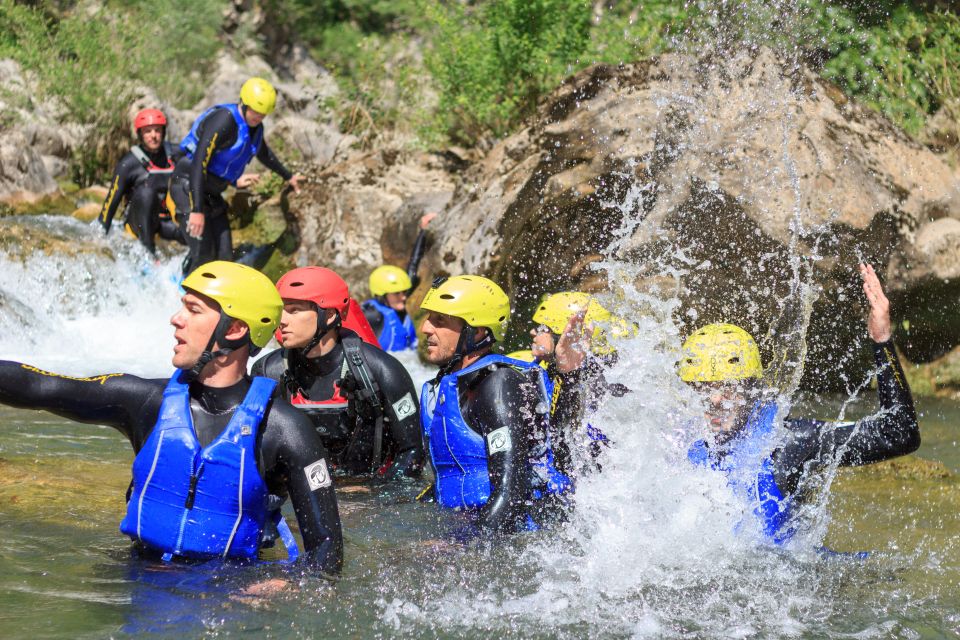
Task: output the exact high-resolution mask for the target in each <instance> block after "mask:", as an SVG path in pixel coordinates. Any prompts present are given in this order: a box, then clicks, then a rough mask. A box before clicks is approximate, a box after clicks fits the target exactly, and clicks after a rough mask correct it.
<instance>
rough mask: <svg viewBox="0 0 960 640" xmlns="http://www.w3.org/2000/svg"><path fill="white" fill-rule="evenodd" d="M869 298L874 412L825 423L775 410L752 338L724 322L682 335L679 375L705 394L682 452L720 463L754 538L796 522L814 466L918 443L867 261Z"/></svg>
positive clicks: (892, 453)
mask: <svg viewBox="0 0 960 640" xmlns="http://www.w3.org/2000/svg"><path fill="white" fill-rule="evenodd" d="M860 273H861V277H862V278H863V290H864V293H865V294H866V297H867V300H868V302H869V304H870V315H869V317H868V319H867V332H868V333H869V335H870V338H871V339H872V340H873V353H874V360H875V362H876V366H877V372H878V373H877V393H878V395H879V400H880V412H879V413H877V414H875V415H873V416H870V417H868V418H864V419H862V420H859V421H857V422H841V423H829V422H823V421H820V420H811V419H800V418H792V417H786V418H785V417H783V416H780V419H783V427H784V431H783V432H782V433H778V430H777V423H778V422H779V420H778V415H777V414H778V408H777V405H776V397H775V392H773V391H771V390H770V389H767V388H766V387H765V386H764V385H763V382H762V379H763V367H762V364H761V361H760V350H759V349H758V347H757V343H756V342H755V341H754V339H753V338H752V337H751V336H750V334H748V333H747V332H746V331H744V330H743V329H741V328H740V327H737V326H735V325H731V324H711V325H707V326H705V327H702V328H701V329H699V330H697V331H695V332H694V333H692V334H691V335H690V336H689V337H688V338H687V340H686V341H685V342H684V345H683V352H682V355H681V357H680V363H679V373H680V378H681V379H682V380H683V381H684V382H687V383H689V384H691V385H694V386H695V387H696V388H697V389H698V390H699V391H701V393H702V394H703V397H704V401H705V403H706V407H707V410H706V413H705V422H706V423H707V425H709V430H710V431H711V433H710V435H708V437H706V438H704V439H702V440H698V441H696V442H695V443H694V444H693V445H692V446H691V447H690V450H689V452H688V457H689V459H690V461H691V462H693V463H694V464H696V465H700V466H704V467H708V468H711V469H714V470H716V471H720V472H722V473H724V474H725V475H726V476H727V478H728V483H729V485H730V487H731V489H732V490H733V491H734V493H735V494H736V495H738V496H739V497H740V498H741V499H742V500H743V502H744V504H746V505H750V507H751V512H752V518H746V519H745V520H744V521H743V523H742V524H741V525H740V526H739V527H738V529H742V528H743V526H744V523H745V524H746V526H747V527H749V528H750V529H752V530H753V533H755V534H756V535H757V536H758V537H759V538H760V539H762V540H766V541H768V542H771V543H773V544H778V545H779V544H784V543H786V542H787V541H789V540H790V539H791V537H792V536H793V535H794V533H795V531H796V524H797V523H796V521H795V518H794V516H795V513H796V511H797V503H798V502H799V501H800V499H801V498H800V496H801V495H802V493H803V492H802V491H799V489H801V488H802V487H804V486H807V485H806V484H805V483H806V482H807V481H808V480H810V479H811V478H812V477H813V476H814V474H816V473H818V472H820V471H821V470H822V469H824V468H825V467H827V466H829V465H830V464H837V465H840V466H854V465H862V464H867V463H871V462H879V461H881V460H886V459H888V458H893V457H896V456H901V455H904V454H907V453H910V452H912V451H915V450H916V449H917V447H919V446H920V430H919V426H918V424H917V416H916V412H915V411H914V408H913V399H912V397H911V395H910V389H909V387H908V386H907V381H906V377H905V376H904V373H903V369H902V368H901V367H900V362H899V360H898V359H897V354H896V351H895V349H894V346H893V339H892V335H893V334H892V330H891V324H890V305H889V302H888V301H887V298H886V296H885V295H884V293H883V289H882V287H881V286H880V281H879V279H878V278H877V275H876V273H875V272H874V270H873V268H872V267H871V266H870V265H860Z"/></svg>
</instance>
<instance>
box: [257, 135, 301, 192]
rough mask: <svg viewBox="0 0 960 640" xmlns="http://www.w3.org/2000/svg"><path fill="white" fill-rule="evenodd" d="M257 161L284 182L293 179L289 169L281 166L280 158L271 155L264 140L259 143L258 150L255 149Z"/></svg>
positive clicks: (270, 150)
mask: <svg viewBox="0 0 960 640" xmlns="http://www.w3.org/2000/svg"><path fill="white" fill-rule="evenodd" d="M260 126H263V125H260ZM257 160H259V161H260V163H261V164H262V165H263V166H265V167H266V168H267V169H270V171H273V172H274V173H275V174H277V175H278V176H280V177H281V178H283V179H284V180H289V179H290V178H292V177H293V173H291V172H290V170H289V169H287V168H286V167H285V166H283V163H282V162H280V158H278V157H277V156H276V155H275V154H274V153H273V150H272V149H271V148H270V147H269V146H267V141H266V140H261V141H260V148H259V149H257Z"/></svg>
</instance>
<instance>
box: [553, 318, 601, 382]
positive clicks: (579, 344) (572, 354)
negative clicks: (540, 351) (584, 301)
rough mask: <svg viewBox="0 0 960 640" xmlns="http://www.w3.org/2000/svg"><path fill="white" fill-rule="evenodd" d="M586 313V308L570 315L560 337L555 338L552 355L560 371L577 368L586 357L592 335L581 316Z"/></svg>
mask: <svg viewBox="0 0 960 640" xmlns="http://www.w3.org/2000/svg"><path fill="white" fill-rule="evenodd" d="M586 315H587V310H586V309H581V310H580V311H578V312H577V313H575V314H573V315H572V316H570V320H569V321H568V322H567V326H566V327H564V329H563V333H562V334H561V335H560V339H559V340H557V346H556V349H554V356H555V359H556V362H557V369H558V370H559V371H560V373H570V372H571V371H573V370H575V369H579V368H580V367H582V366H583V361H584V360H586V358H587V350H588V349H589V348H590V338H591V337H592V336H593V331H592V328H591V327H589V326H585V325H584V323H583V318H584V316H586Z"/></svg>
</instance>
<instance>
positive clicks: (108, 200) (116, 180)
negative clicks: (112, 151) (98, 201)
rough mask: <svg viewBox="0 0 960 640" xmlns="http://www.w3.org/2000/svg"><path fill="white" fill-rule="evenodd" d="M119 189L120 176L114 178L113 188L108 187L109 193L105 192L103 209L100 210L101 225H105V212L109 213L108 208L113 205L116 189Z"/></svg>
mask: <svg viewBox="0 0 960 640" xmlns="http://www.w3.org/2000/svg"><path fill="white" fill-rule="evenodd" d="M119 187H120V176H119V175H118V176H115V177H114V179H113V186H112V187H110V191H108V192H107V197H106V199H105V200H104V201H103V207H101V209H100V222H101V223H102V224H106V223H107V212H108V211H110V207H111V205H112V203H113V200H114V198H116V197H117V189H118V188H119Z"/></svg>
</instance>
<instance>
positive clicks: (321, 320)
mask: <svg viewBox="0 0 960 640" xmlns="http://www.w3.org/2000/svg"><path fill="white" fill-rule="evenodd" d="M313 306H314V308H316V310H317V332H316V333H314V334H313V337H312V338H311V339H310V342H308V343H307V346H305V347H303V349H301V350H300V353H302V354H303V357H307V354H308V353H310V352H311V351H313V348H314V347H315V346H317V345H318V344H320V341H321V340H322V339H323V336H325V335H326V334H327V332H328V331H330V330H331V329H337V328H339V327H340V326H341V324H342V323H343V319H342V318H341V317H340V312H339V311H335V312H334V318H333V320H331V321H329V322H327V314H326V309H321V308H320V307H318V306H317V303H313Z"/></svg>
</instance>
